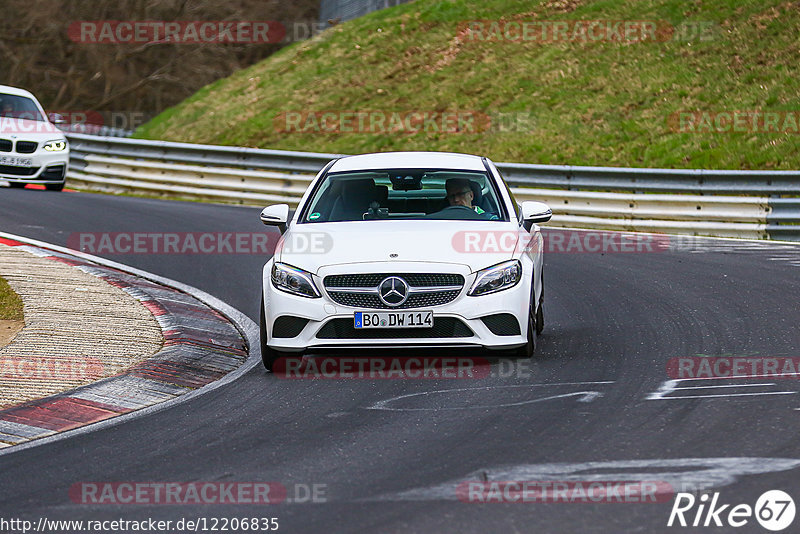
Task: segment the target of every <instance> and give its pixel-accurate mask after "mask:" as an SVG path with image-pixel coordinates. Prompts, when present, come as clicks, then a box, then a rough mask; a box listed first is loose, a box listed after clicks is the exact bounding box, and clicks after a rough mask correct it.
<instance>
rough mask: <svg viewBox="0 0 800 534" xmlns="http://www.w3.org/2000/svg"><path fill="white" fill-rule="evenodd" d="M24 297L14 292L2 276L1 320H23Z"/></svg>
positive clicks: (0, 294) (0, 285)
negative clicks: (21, 297)
mask: <svg viewBox="0 0 800 534" xmlns="http://www.w3.org/2000/svg"><path fill="white" fill-rule="evenodd" d="M22 319H23V316H22V299H20V298H19V295H17V294H16V293H14V290H13V289H11V287H10V286H9V285H8V282H6V281H5V279H4V278H2V277H0V320H11V321H21V320H22Z"/></svg>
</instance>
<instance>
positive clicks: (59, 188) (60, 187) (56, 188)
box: [44, 183, 64, 191]
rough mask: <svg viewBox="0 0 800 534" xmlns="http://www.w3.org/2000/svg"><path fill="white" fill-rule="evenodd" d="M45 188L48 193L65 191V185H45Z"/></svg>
mask: <svg viewBox="0 0 800 534" xmlns="http://www.w3.org/2000/svg"><path fill="white" fill-rule="evenodd" d="M44 188H45V189H47V190H48V191H62V190H63V189H64V184H63V183H62V184H45V186H44Z"/></svg>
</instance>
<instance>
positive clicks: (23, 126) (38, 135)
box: [0, 117, 64, 141]
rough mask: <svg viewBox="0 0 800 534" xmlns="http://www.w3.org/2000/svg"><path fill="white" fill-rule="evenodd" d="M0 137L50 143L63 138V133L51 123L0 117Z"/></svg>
mask: <svg viewBox="0 0 800 534" xmlns="http://www.w3.org/2000/svg"><path fill="white" fill-rule="evenodd" d="M0 135H3V137H8V136H11V135H15V136H17V139H20V140H25V141H51V140H53V139H61V138H63V137H64V133H63V132H62V131H61V130H59V129H58V128H56V127H55V125H53V123H51V122H46V121H34V120H30V119H19V118H16V117H0Z"/></svg>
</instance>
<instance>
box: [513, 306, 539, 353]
mask: <svg viewBox="0 0 800 534" xmlns="http://www.w3.org/2000/svg"><path fill="white" fill-rule="evenodd" d="M526 330H527V338H528V342H527V343H526V344H524V345H522V346H521V347H517V348H516V349H514V350H513V351H512V352H511V356H512V357H513V358H519V359H522V358H533V355H534V354H535V353H536V319H535V318H534V313H533V310H531V309H530V308H529V309H528V328H527V329H526Z"/></svg>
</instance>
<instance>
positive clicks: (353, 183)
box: [300, 169, 508, 223]
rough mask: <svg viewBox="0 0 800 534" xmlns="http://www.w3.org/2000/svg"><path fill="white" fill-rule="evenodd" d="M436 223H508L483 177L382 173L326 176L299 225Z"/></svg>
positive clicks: (491, 185)
mask: <svg viewBox="0 0 800 534" xmlns="http://www.w3.org/2000/svg"><path fill="white" fill-rule="evenodd" d="M397 219H439V220H484V221H507V220H508V215H507V213H506V210H504V209H503V207H502V203H501V202H499V201H498V196H497V191H496V187H495V185H494V183H493V181H492V180H490V179H489V177H488V176H487V174H486V173H483V172H476V171H460V170H424V169H399V170H392V169H384V170H374V171H373V170H371V171H359V172H346V173H329V174H328V175H326V176H325V178H324V179H323V180H322V181H321V182H320V184H319V185H318V186H317V187H316V188H315V190H314V192H313V194H312V197H311V199H310V200H309V202H307V203H306V207H305V209H304V210H303V212H302V213H301V215H300V222H304V223H321V222H334V221H365V220H397Z"/></svg>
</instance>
